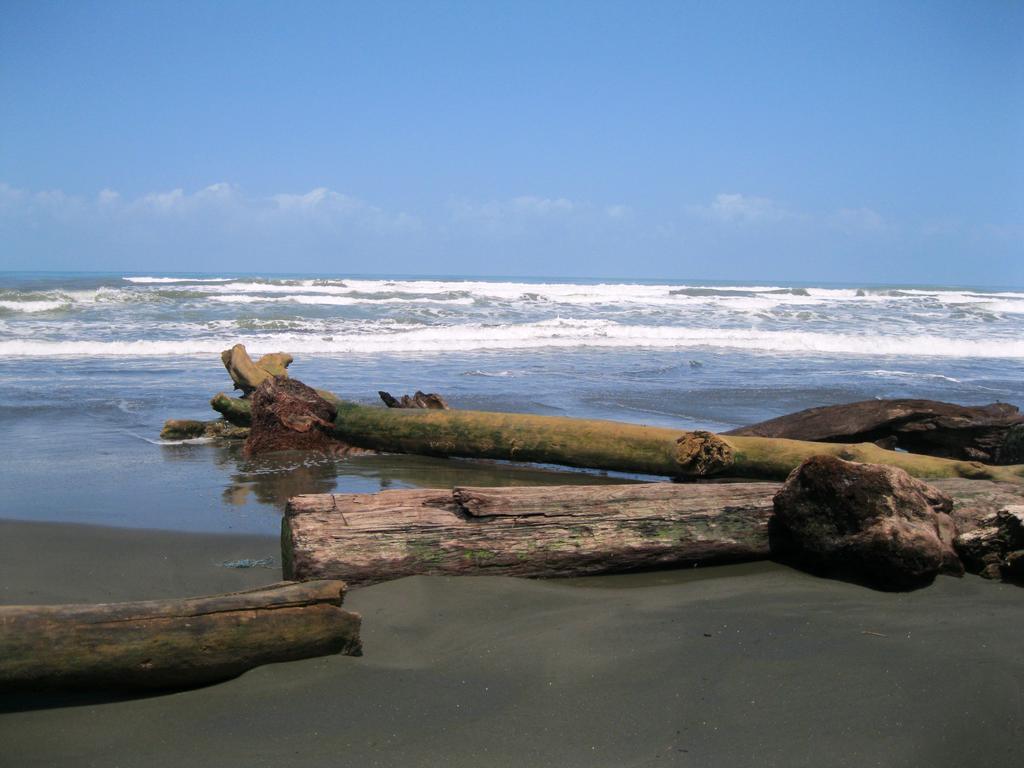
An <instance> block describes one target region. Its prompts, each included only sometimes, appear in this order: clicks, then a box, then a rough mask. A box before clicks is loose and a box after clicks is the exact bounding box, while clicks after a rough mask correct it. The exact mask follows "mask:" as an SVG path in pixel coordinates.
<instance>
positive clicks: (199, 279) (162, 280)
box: [121, 277, 234, 285]
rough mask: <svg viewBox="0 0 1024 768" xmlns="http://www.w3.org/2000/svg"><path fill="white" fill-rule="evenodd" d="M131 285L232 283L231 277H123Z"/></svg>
mask: <svg viewBox="0 0 1024 768" xmlns="http://www.w3.org/2000/svg"><path fill="white" fill-rule="evenodd" d="M121 279H122V280H124V281H126V282H129V283H139V284H142V285H146V284H149V283H230V282H231V281H232V280H233V279H234V278H231V277H122V278H121Z"/></svg>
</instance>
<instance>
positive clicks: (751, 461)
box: [211, 345, 1024, 483]
mask: <svg viewBox="0 0 1024 768" xmlns="http://www.w3.org/2000/svg"><path fill="white" fill-rule="evenodd" d="M231 351H232V352H233V353H234V354H236V355H240V354H244V352H245V350H244V348H242V349H241V350H239V345H236V346H235V347H234V348H232V350H231ZM316 392H317V394H319V395H320V396H321V397H322V398H324V399H325V400H327V401H328V402H329V403H330V404H331V405H332V406H334V407H335V409H336V412H337V415H336V417H335V419H334V426H333V428H332V429H331V430H330V433H331V434H332V435H333V436H334V437H335V438H336V439H338V440H340V441H342V442H343V443H345V444H346V445H349V446H353V447H356V448H366V449H371V450H378V451H385V452H390V453H415V454H421V455H427V456H457V457H463V458H482V459H503V460H507V461H528V462H536V463H542V464H562V465H565V466H570V467H585V468H593V469H604V470H613V471H620V472H629V473H640V474H651V475H663V476H667V477H673V478H680V479H682V478H700V477H711V476H714V475H720V476H727V477H739V478H748V479H775V480H783V479H785V478H786V476H787V475H788V474H789V473H790V472H791V471H793V469H795V468H796V467H797V466H799V465H800V463H801V462H802V461H804V460H805V459H807V458H810V457H811V456H817V455H822V454H826V455H830V456H837V457H839V458H841V459H846V460H848V461H859V462H863V463H869V464H886V465H891V466H896V467H899V468H901V469H903V470H905V471H907V472H908V473H910V474H911V475H913V476H915V477H919V478H925V479H930V478H939V477H964V478H969V479H985V480H1003V481H1006V482H1016V483H1024V465H1020V464H1018V465H1012V466H1001V467H993V466H988V465H984V464H981V463H979V462H976V461H954V460H951V459H942V458H937V457H934V456H922V455H918V454H910V453H902V452H897V451H887V450H884V449H882V448H880V447H879V446H877V445H875V444H873V443H857V444H842V443H816V442H808V441H800V440H788V439H784V438H768V437H749V436H741V435H728V436H723V435H715V434H712V433H710V432H704V431H692V432H684V431H681V430H673V429H668V428H665V427H649V426H646V425H640V424H625V423H621V422H615V421H599V420H594V419H573V418H567V417H561V416H536V415H533V414H518V413H488V412H485V411H461V410H430V409H405V408H371V407H367V406H364V405H358V404H356V403H351V402H347V401H344V400H341V399H339V398H338V397H336V396H335V395H332V394H331V393H329V392H324V391H322V390H316ZM211 404H212V405H213V407H214V408H215V409H216V410H217V411H219V412H220V413H222V414H223V415H224V417H225V418H227V419H228V420H229V421H231V422H232V423H235V424H239V425H242V426H245V421H247V420H250V419H251V404H250V403H249V402H248V401H246V400H241V399H238V398H231V397H228V396H227V395H224V394H219V395H217V396H216V397H215V398H214V399H213V401H212V403H211Z"/></svg>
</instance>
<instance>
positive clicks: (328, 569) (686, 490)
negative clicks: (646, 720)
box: [281, 483, 778, 584]
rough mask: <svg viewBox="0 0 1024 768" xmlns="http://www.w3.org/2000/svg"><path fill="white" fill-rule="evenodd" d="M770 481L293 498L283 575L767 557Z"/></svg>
mask: <svg viewBox="0 0 1024 768" xmlns="http://www.w3.org/2000/svg"><path fill="white" fill-rule="evenodd" d="M777 488H778V486H777V485H775V484H774V483H735V484H733V483H730V484H725V483H714V484H701V485H680V484H677V483H641V484H632V485H604V486H600V485H597V486H594V485H591V486H554V487H552V486H548V487H526V488H524V487H518V488H455V489H454V490H407V491H406V490H403V491H383V492H381V493H376V494H354V495H333V494H311V495H305V496H297V497H295V498H293V499H291V500H290V501H289V503H288V506H287V509H286V512H285V518H284V521H283V523H282V531H281V549H282V559H283V561H284V570H285V575H286V576H287V577H288V578H298V579H309V578H344V579H345V581H346V582H348V583H350V584H372V583H375V582H379V581H384V580H387V579H397V578H400V577H402V576H412V575H416V574H448V575H485V574H486V575H501V576H528V577H553V576H584V575H591V574H599V573H611V572H616V571H630V570H638V569H651V568H665V567H671V566H682V565H687V564H690V565H696V564H709V563H721V562H736V561H742V560H754V559H763V558H766V557H768V553H769V549H768V521H769V519H770V518H771V516H772V495H773V494H774V493H775V491H776V490H777Z"/></svg>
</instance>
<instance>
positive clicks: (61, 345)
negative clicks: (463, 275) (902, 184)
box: [0, 319, 1024, 359]
mask: <svg viewBox="0 0 1024 768" xmlns="http://www.w3.org/2000/svg"><path fill="white" fill-rule="evenodd" d="M378 328H379V326H378ZM231 341H233V342H241V343H243V344H245V345H246V346H247V347H248V348H249V349H250V351H252V352H256V353H264V352H273V351H278V350H286V351H288V352H292V353H304V354H316V355H340V354H369V353H396V354H402V353H435V352H437V353H441V352H453V351H465V352H469V351H478V350H479V351H483V350H517V349H537V348H541V347H547V348H562V349H566V348H606V349H614V348H652V349H674V348H678V349H688V348H694V347H701V348H707V349H739V350H755V351H762V352H770V353H780V354H824V355H872V356H880V355H898V356H902V357H959V358H1004V359H1005V358H1009V359H1024V340H1010V339H1003V340H998V339H994V340H977V339H974V340H972V339H963V338H958V337H948V336H938V335H931V334H914V335H883V334H849V333H826V332H820V331H772V330H758V329H722V328H681V327H674V326H655V325H631V324H619V323H616V322H613V321H603V320H571V319H558V320H548V321H541V322H535V323H522V324H505V325H485V324H479V323H466V324H461V325H447V326H418V327H417V326H412V327H407V328H404V329H401V330H393V329H389V330H384V331H382V330H379V329H378V330H373V331H362V332H355V333H350V334H346V335H337V336H328V337H316V336H311V335H308V334H306V335H303V334H296V333H272V334H262V335H248V336H239V337H233V338H232V339H231ZM224 345H225V340H224V339H223V338H220V337H217V338H187V339H139V340H132V341H120V340H119V341H113V340H97V341H82V340H54V341H42V340H36V339H7V340H0V355H4V356H14V355H21V356H30V357H49V356H60V355H75V356H93V355H106V356H113V357H118V356H139V355H153V356H159V355H192V354H196V355H199V354H217V353H219V352H220V351H221V350H222V349H223V348H224Z"/></svg>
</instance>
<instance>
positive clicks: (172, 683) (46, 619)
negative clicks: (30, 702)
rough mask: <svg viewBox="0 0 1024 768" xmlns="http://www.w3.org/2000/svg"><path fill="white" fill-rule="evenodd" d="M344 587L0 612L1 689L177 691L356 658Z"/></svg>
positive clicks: (355, 632)
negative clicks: (330, 657) (284, 665)
mask: <svg viewBox="0 0 1024 768" xmlns="http://www.w3.org/2000/svg"><path fill="white" fill-rule="evenodd" d="M345 589H346V587H345V584H344V582H341V581H315V582H307V583H304V584H296V583H287V582H285V583H280V584H274V585H271V586H268V587H261V588H259V589H254V590H251V591H247V592H236V593H231V594H224V595H214V596H212V597H197V598H188V599H181V600H153V601H147V602H132V603H109V604H96V605H9V606H0V691H22V690H39V689H57V688H92V689H101V688H103V689H109V688H136V689H138V688H185V687H193V686H197V685H205V684H207V683H214V682H218V681H221V680H227V679H229V678H232V677H236V676H238V675H240V674H242V673H243V672H245V671H246V670H248V669H252V668H253V667H256V666H259V665H261V664H269V663H272V662H278V661H293V660H295V659H305V658H310V657H313V656H323V655H326V654H334V653H345V654H350V655H358V654H359V653H360V649H361V646H360V640H359V626H360V617H359V614H356V613H350V612H348V611H345V610H342V608H341V603H342V599H343V598H344V594H345Z"/></svg>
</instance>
